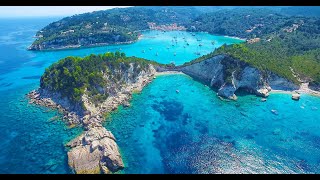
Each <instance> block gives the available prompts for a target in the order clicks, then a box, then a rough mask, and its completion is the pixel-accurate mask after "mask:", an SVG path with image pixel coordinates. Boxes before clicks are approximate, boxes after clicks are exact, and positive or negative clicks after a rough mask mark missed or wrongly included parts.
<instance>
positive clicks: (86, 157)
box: [67, 126, 124, 174]
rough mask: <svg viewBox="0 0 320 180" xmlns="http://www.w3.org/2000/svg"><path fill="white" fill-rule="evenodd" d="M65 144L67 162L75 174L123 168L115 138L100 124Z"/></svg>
mask: <svg viewBox="0 0 320 180" xmlns="http://www.w3.org/2000/svg"><path fill="white" fill-rule="evenodd" d="M67 146H68V147H70V148H71V150H70V151H69V152H68V164H69V166H70V167H71V168H72V169H73V170H74V171H75V173H77V174H97V173H106V174H108V173H111V172H116V171H118V170H121V169H123V168H124V164H123V161H122V158H121V155H120V153H119V149H118V146H117V144H116V139H115V138H114V136H113V134H112V133H111V132H110V131H107V130H106V129H105V128H104V127H102V126H100V127H94V128H90V129H89V130H87V131H85V132H84V133H82V135H80V136H79V137H77V138H76V139H74V140H72V141H71V142H69V143H68V144H67Z"/></svg>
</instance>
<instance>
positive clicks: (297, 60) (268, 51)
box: [184, 18, 320, 84]
mask: <svg viewBox="0 0 320 180" xmlns="http://www.w3.org/2000/svg"><path fill="white" fill-rule="evenodd" d="M299 21H300V20H299ZM319 22H320V21H319V20H317V19H312V18H311V19H308V20H304V23H303V25H300V26H299V27H298V28H297V29H296V30H295V31H292V32H285V31H283V30H280V31H278V32H274V33H272V34H267V35H265V39H261V41H259V42H257V43H253V44H248V43H243V44H234V45H228V46H227V45H223V46H221V47H220V48H218V49H217V50H216V51H214V52H212V53H210V54H207V55H205V56H202V57H199V58H197V59H195V60H193V61H191V62H189V63H185V64H184V66H185V65H189V64H192V63H195V62H200V61H203V60H205V59H208V58H210V57H213V56H215V55H218V54H227V55H230V56H231V57H234V58H236V59H239V60H241V61H244V62H246V63H248V64H250V65H251V66H253V67H256V68H258V69H259V70H261V71H262V72H267V71H271V72H274V73H276V74H278V75H280V76H282V77H285V78H287V79H289V80H291V81H293V82H295V83H296V84H298V83H299V81H298V79H297V78H296V77H295V76H294V75H293V72H292V71H291V68H292V70H293V71H294V73H295V74H297V75H298V77H299V78H300V79H301V80H304V81H310V82H311V83H312V84H319V83H320V43H319V42H320V23H319ZM291 23H295V21H292V22H291ZM231 69H232V68H231Z"/></svg>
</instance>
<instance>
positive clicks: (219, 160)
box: [105, 75, 320, 173]
mask: <svg viewBox="0 0 320 180" xmlns="http://www.w3.org/2000/svg"><path fill="white" fill-rule="evenodd" d="M177 89H178V90H179V91H180V93H176V90H177ZM238 95H239V99H238V101H237V102H234V101H230V102H224V101H221V100H219V99H218V98H217V96H216V92H214V91H213V90H211V89H210V88H209V87H207V86H204V85H203V84H201V83H199V82H196V81H194V80H193V79H192V78H190V77H189V76H186V75H164V76H159V77H157V79H155V80H154V82H153V83H151V84H150V85H148V86H147V87H146V88H145V89H144V90H143V91H142V92H141V93H140V94H136V95H135V96H134V98H133V99H132V101H131V107H130V108H122V107H121V108H120V109H119V110H118V111H117V112H115V113H113V114H112V115H111V116H110V117H109V118H108V119H107V121H106V123H105V127H106V128H107V129H110V130H111V131H112V132H113V134H114V135H115V137H116V138H117V140H118V145H119V147H120V149H121V153H122V155H123V158H124V161H125V166H126V168H125V169H124V170H123V173H319V172H320V151H319V150H320V131H319V128H320V123H319V122H320V116H319V109H320V98H318V97H313V96H308V95H302V96H301V100H300V101H293V100H291V96H290V94H274V93H273V94H271V95H270V96H269V97H268V100H267V102H260V99H261V98H259V97H256V96H253V95H244V93H241V92H240V93H238ZM272 109H274V110H277V112H278V115H275V114H273V113H272V112H271V110H272Z"/></svg>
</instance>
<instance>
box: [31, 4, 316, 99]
mask: <svg viewBox="0 0 320 180" xmlns="http://www.w3.org/2000/svg"><path fill="white" fill-rule="evenodd" d="M297 8H298V9H299V12H300V13H298V14H297V15H299V16H293V15H294V12H295V11H296V10H297ZM219 9H220V10H219ZM317 9H318V7H279V8H277V7H270V8H263V9H262V8H251V7H243V8H235V7H221V8H213V7H152V6H151V7H131V8H123V9H122V8H120V9H112V10H106V11H97V12H93V13H85V14H81V15H74V16H71V17H67V18H64V19H62V20H60V21H57V22H54V23H51V24H49V25H48V26H46V27H45V28H43V29H42V30H41V31H39V32H38V33H37V35H38V36H39V35H43V37H42V38H38V40H36V41H35V42H34V45H36V44H41V45H46V46H47V47H48V46H51V47H55V46H61V45H62V46H63V45H79V44H80V45H82V46H86V45H92V44H95V43H118V42H128V41H133V40H136V39H137V38H138V33H139V32H140V31H141V30H145V29H148V22H155V23H157V24H158V25H161V24H171V23H177V24H178V25H183V26H185V27H186V28H187V30H188V31H206V32H209V33H212V34H221V35H229V36H237V37H242V38H247V39H250V38H257V37H259V38H260V41H259V42H256V43H253V44H248V43H243V44H240V45H229V46H226V45H224V46H222V47H220V48H219V49H217V50H216V51H215V52H212V53H210V54H208V55H205V56H202V57H199V58H197V59H195V60H193V61H191V62H189V63H185V64H184V65H189V64H191V63H195V62H199V61H202V60H205V59H208V58H210V57H212V56H215V55H217V54H228V55H230V56H231V57H234V58H236V59H240V60H241V61H243V62H245V63H248V64H250V65H252V66H254V67H257V68H258V69H260V70H261V71H262V72H267V71H272V72H274V73H276V74H278V75H280V76H282V77H285V78H287V79H289V80H291V81H293V82H295V83H297V84H298V83H299V82H298V80H297V78H296V77H295V76H294V74H293V72H292V70H293V71H294V72H295V74H297V75H298V77H299V78H300V79H302V80H306V81H310V82H311V84H320V76H319V72H320V68H319V64H320V63H319V62H320V60H319V59H320V58H319V51H320V43H319V42H320V18H318V17H315V16H316V14H317ZM307 10H308V11H307ZM301 15H302V16H301ZM306 16H314V17H306ZM118 55H119V54H118ZM104 56H106V55H104ZM114 56H116V55H114ZM97 57H98V58H97ZM120 57H121V54H120ZM86 58H87V59H92V61H95V62H96V64H99V63H101V62H100V61H102V62H104V61H103V60H102V59H103V58H100V56H94V55H92V56H91V57H90V58H89V57H86ZM86 58H84V59H86ZM80 59H81V58H80ZM99 59H100V60H99ZM111 59H112V58H111ZM120 59H122V61H125V59H126V58H120ZM129 59H130V58H129ZM130 60H131V59H130ZM64 61H65V62H66V63H69V61H72V63H73V64H77V63H78V62H82V61H81V60H79V58H74V57H68V58H66V59H65V60H64ZM64 61H63V62H64ZM230 61H232V58H231V59H230ZM74 62H75V63H74ZM112 62H114V63H119V62H118V61H116V60H114V59H113V60H110V61H108V66H110V67H112V66H113V65H112ZM232 62H233V61H232ZM123 63H124V62H123ZM233 63H235V62H233ZM80 64H82V63H80ZM240 65H241V64H237V65H236V66H233V65H232V63H229V66H230V69H229V70H230V72H229V70H228V71H226V72H227V73H229V74H230V73H232V72H235V73H236V72H238V70H237V68H238V67H240ZM77 66H79V67H80V68H81V69H79V68H78V69H79V70H74V69H73V68H71V69H70V68H68V67H69V66H66V67H65V68H64V69H63V68H61V70H60V71H58V70H57V72H54V73H55V74H54V76H53V77H59V76H60V75H61V74H62V75H63V76H64V77H69V76H70V81H68V82H67V81H66V82H67V83H69V84H72V83H74V82H73V80H72V78H79V81H76V82H78V83H79V84H75V85H74V84H72V88H73V89H71V88H69V86H68V87H66V90H65V93H71V94H72V95H73V97H72V99H74V100H77V98H79V94H82V93H83V91H84V89H85V88H86V89H88V91H90V93H91V95H92V97H93V98H94V99H95V100H96V101H100V100H103V99H105V98H106V96H107V95H103V93H97V91H98V89H99V88H95V87H93V86H89V85H90V84H91V85H92V84H94V85H96V86H103V85H105V84H104V83H107V82H104V81H103V80H102V78H101V77H102V75H101V74H100V71H103V69H99V68H102V67H100V66H98V67H95V66H94V65H92V67H94V68H93V69H92V70H89V69H88V70H87V71H88V73H89V74H85V75H84V76H85V78H84V77H82V74H81V75H79V77H78V75H77V73H76V72H79V71H83V69H84V68H86V67H84V66H83V65H77ZM90 66H91V65H90V64H89V67H90ZM166 67H167V68H174V65H173V64H168V65H166ZM291 69H292V70H291ZM98 70H99V71H98ZM90 73H93V74H90ZM119 76H120V75H119V74H114V78H115V79H117V78H118V79H119ZM71 77H72V78H71ZM67 79H68V78H67ZM52 81H53V82H55V81H54V80H52ZM99 83H101V84H99ZM51 86H52V87H54V88H55V89H57V90H63V88H64V87H65V86H64V85H61V84H59V83H57V82H56V83H52V84H51ZM68 88H69V89H68Z"/></svg>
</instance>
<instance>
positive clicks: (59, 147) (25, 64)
mask: <svg viewBox="0 0 320 180" xmlns="http://www.w3.org/2000/svg"><path fill="white" fill-rule="evenodd" d="M57 19H59V18H33V19H31V18H24V19H0V109H1V110H0V111H1V112H0V137H1V141H0V147H1V148H0V173H71V171H70V169H69V168H68V164H67V156H66V154H67V149H66V148H65V147H64V144H65V143H67V142H68V141H69V140H71V139H73V138H74V137H76V136H77V135H78V134H80V133H81V132H82V129H81V128H79V127H76V128H71V129H70V128H68V127H66V125H65V123H64V122H63V121H62V120H61V118H60V117H59V115H58V114H57V112H56V111H51V110H49V109H47V108H43V107H38V106H35V105H31V104H28V102H27V99H26V97H25V94H26V93H28V92H29V91H30V90H32V89H35V88H37V87H38V86H39V78H40V76H41V75H42V73H43V72H44V70H45V68H46V67H48V66H49V65H50V64H52V63H53V62H56V61H57V60H58V59H61V58H64V57H66V56H69V55H76V56H82V57H83V56H86V55H89V54H91V53H105V52H106V51H116V50H121V51H123V52H126V53H127V54H128V55H129V56H130V55H135V56H138V57H144V58H148V59H152V60H156V61H158V62H162V63H168V62H171V61H173V62H175V63H176V64H183V63H184V62H187V61H190V60H192V59H193V58H196V57H198V55H197V54H195V52H200V53H201V54H206V53H208V52H210V51H212V50H213V49H214V48H216V47H219V46H220V45H222V44H223V43H227V44H231V43H239V42H240V41H239V40H235V39H231V38H226V37H222V36H213V35H210V34H206V33H198V34H197V35H196V36H195V37H193V36H191V35H190V34H189V33H186V32H168V33H165V34H162V33H161V32H157V31H151V32H145V33H144V36H143V38H142V40H140V41H138V42H137V43H134V44H131V45H119V46H104V47H95V48H85V49H75V50H61V51H46V52H32V51H27V50H26V48H27V47H28V46H29V45H30V44H31V43H32V41H33V40H34V39H33V38H32V36H33V35H34V34H35V32H36V31H37V30H38V29H40V28H42V27H43V26H45V25H47V24H49V23H50V22H52V21H54V20H57ZM174 36H177V37H178V41H177V44H175V46H172V39H173V37H174ZM183 37H184V38H185V39H187V41H188V42H189V43H190V45H189V46H188V47H186V48H185V47H183V46H184V43H185V42H184V40H183ZM196 38H200V39H202V41H201V42H202V43H203V46H201V48H200V47H199V42H198V41H197V40H196ZM212 40H215V41H216V44H215V45H212V44H211V41H212ZM170 45H171V46H170ZM167 47H169V49H167ZM142 50H145V52H144V53H142ZM156 52H158V56H155V53H156ZM174 53H176V56H174V55H173V54H174ZM176 89H179V90H180V93H179V94H177V93H176V92H175V90H176ZM319 104H320V98H316V97H311V96H307V95H303V96H302V98H301V100H300V101H298V102H296V101H292V100H291V99H290V96H289V95H284V94H273V95H271V96H270V98H268V101H267V102H265V103H262V102H260V101H259V99H258V98H256V97H255V96H251V95H249V96H241V97H240V98H239V101H238V102H222V101H220V100H219V99H217V98H216V96H215V92H214V91H212V90H211V89H209V88H208V87H206V86H204V85H202V84H200V83H198V82H196V81H193V80H192V79H190V78H189V77H187V76H183V75H173V76H163V77H159V78H157V79H156V80H155V81H154V82H153V83H151V84H150V85H148V87H147V88H146V89H144V90H143V92H142V93H141V94H137V95H135V96H134V98H133V100H132V106H131V107H130V108H126V109H123V108H120V109H119V110H118V111H117V112H115V113H112V116H111V117H109V118H108V119H107V122H106V127H107V128H108V129H109V130H112V132H113V133H114V135H115V137H116V138H117V139H118V141H119V142H118V143H119V147H120V149H121V153H122V155H123V157H124V161H125V165H126V168H125V169H124V171H122V172H121V173H212V172H218V173H219V172H293V173H299V172H306V173H313V172H317V173H318V172H319V157H320V156H319V152H320V151H319V142H320V138H319V125H318V124H319V123H318V122H319V120H320V119H319V110H318V109H317V108H320V107H319ZM270 109H277V110H278V112H279V114H278V115H274V114H272V113H271V112H270ZM247 162H250V163H247Z"/></svg>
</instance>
